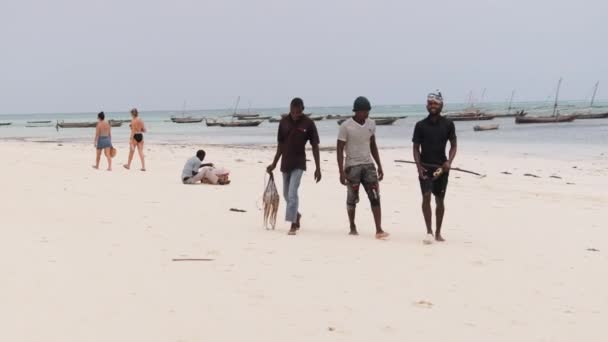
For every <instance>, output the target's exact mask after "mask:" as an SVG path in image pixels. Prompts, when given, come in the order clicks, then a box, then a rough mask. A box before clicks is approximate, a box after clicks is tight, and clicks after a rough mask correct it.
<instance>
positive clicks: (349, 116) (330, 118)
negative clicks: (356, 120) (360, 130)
mask: <svg viewBox="0 0 608 342" xmlns="http://www.w3.org/2000/svg"><path fill="white" fill-rule="evenodd" d="M351 117H352V115H331V114H330V115H328V116H326V117H325V118H326V119H327V120H342V119H348V118H351Z"/></svg>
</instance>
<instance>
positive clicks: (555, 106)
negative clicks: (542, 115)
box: [553, 77, 562, 116]
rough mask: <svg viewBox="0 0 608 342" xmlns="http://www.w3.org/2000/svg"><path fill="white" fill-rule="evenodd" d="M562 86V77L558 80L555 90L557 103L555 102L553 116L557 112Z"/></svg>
mask: <svg viewBox="0 0 608 342" xmlns="http://www.w3.org/2000/svg"><path fill="white" fill-rule="evenodd" d="M561 86H562V78H561V77H560V78H559V81H558V82H557V91H555V103H554V104H553V116H555V115H556V114H557V99H558V98H559V88H560V87H561Z"/></svg>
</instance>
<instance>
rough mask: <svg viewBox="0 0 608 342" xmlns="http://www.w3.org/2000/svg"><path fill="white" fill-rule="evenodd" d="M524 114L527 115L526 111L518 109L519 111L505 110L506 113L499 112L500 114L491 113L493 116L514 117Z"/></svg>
mask: <svg viewBox="0 0 608 342" xmlns="http://www.w3.org/2000/svg"><path fill="white" fill-rule="evenodd" d="M526 115H528V113H526V112H525V111H523V110H520V111H517V112H514V113H509V112H507V113H501V114H492V116H494V117H495V118H515V117H518V116H526Z"/></svg>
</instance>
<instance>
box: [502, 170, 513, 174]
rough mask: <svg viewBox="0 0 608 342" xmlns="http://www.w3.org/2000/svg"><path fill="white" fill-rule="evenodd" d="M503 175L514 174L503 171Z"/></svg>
mask: <svg viewBox="0 0 608 342" xmlns="http://www.w3.org/2000/svg"><path fill="white" fill-rule="evenodd" d="M501 173H502V174H503V175H512V173H511V172H509V171H503V172H501Z"/></svg>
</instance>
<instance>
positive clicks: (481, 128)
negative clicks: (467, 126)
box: [473, 125, 498, 132]
mask: <svg viewBox="0 0 608 342" xmlns="http://www.w3.org/2000/svg"><path fill="white" fill-rule="evenodd" d="M497 129H498V125H485V126H480V125H477V126H475V127H473V130H474V131H475V132H482V131H494V130H497Z"/></svg>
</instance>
